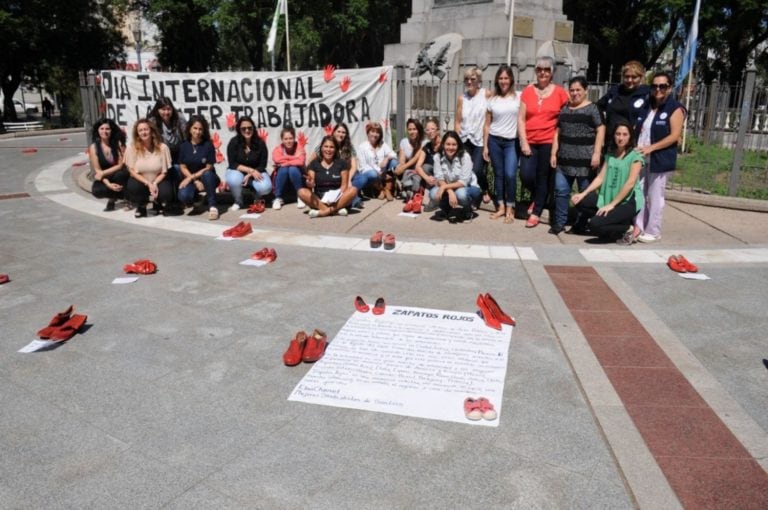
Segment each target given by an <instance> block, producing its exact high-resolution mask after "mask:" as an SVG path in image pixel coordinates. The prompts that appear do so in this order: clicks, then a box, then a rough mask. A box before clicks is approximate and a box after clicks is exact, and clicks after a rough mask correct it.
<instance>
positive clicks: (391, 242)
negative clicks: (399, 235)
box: [371, 230, 396, 250]
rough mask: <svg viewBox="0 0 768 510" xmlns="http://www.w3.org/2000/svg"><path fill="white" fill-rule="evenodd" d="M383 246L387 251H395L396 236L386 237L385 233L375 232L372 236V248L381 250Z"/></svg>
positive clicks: (388, 235)
mask: <svg viewBox="0 0 768 510" xmlns="http://www.w3.org/2000/svg"><path fill="white" fill-rule="evenodd" d="M382 244H383V245H384V249H385V250H394V249H395V244H396V240H395V234H387V235H384V232H382V231H381V230H377V231H376V232H374V233H373V235H372V236H371V248H373V249H377V248H381V245H382Z"/></svg>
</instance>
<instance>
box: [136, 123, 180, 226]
mask: <svg viewBox="0 0 768 510" xmlns="http://www.w3.org/2000/svg"><path fill="white" fill-rule="evenodd" d="M125 164H126V166H127V167H128V171H129V172H130V174H131V178H130V179H129V180H128V184H127V185H126V195H127V196H128V199H129V200H130V201H131V202H132V203H134V204H136V213H135V216H136V217H137V218H142V217H144V216H146V215H147V202H149V200H150V199H152V201H153V202H155V203H161V204H162V203H167V202H168V201H170V200H171V199H172V198H173V185H172V184H171V183H170V182H169V181H168V180H166V175H167V173H168V168H170V166H171V151H170V150H168V146H167V145H165V144H164V143H163V141H162V138H161V137H160V133H159V132H158V131H157V128H155V126H154V125H153V124H152V123H151V122H150V121H149V120H148V119H139V120H137V121H136V123H135V124H134V125H133V135H132V137H131V143H130V145H128V148H127V149H126V151H125Z"/></svg>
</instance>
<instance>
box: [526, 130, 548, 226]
mask: <svg viewBox="0 0 768 510" xmlns="http://www.w3.org/2000/svg"><path fill="white" fill-rule="evenodd" d="M551 154H552V144H551V143H532V144H531V155H530V156H523V158H522V160H521V161H520V180H521V181H522V183H523V186H525V189H527V190H528V191H530V192H531V197H532V199H533V203H534V209H533V214H535V215H536V216H541V213H542V211H543V210H544V206H545V205H546V203H547V195H548V194H549V176H550V173H551V172H552V167H551V166H550V165H549V161H550V159H551V158H550V156H551Z"/></svg>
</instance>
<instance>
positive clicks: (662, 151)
mask: <svg viewBox="0 0 768 510" xmlns="http://www.w3.org/2000/svg"><path fill="white" fill-rule="evenodd" d="M671 95H672V78H671V76H670V75H669V74H668V73H665V72H659V73H656V74H654V75H653V80H652V82H651V96H652V97H651V111H650V113H649V114H648V117H647V118H646V120H645V121H644V122H643V127H642V130H641V131H640V137H639V140H638V144H637V146H638V150H639V151H640V153H641V154H642V155H643V156H645V157H646V160H647V161H648V165H646V168H645V172H643V177H642V178H641V185H642V189H643V194H644V196H645V207H644V208H643V209H642V210H641V211H640V214H638V215H637V218H636V219H635V226H636V227H637V229H636V231H635V233H636V234H638V233H640V232H642V233H641V234H640V235H639V236H638V237H637V240H638V241H640V242H642V243H652V242H654V241H658V240H659V239H661V219H662V214H663V212H664V189H665V188H666V186H667V179H668V178H669V176H670V175H671V173H672V172H673V171H674V170H675V166H676V165H677V144H678V142H679V141H680V136H681V135H682V132H683V121H684V120H685V108H683V105H681V104H680V103H679V102H678V101H677V100H676V99H675V98H673V97H671Z"/></svg>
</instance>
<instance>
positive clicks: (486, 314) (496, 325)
mask: <svg viewBox="0 0 768 510" xmlns="http://www.w3.org/2000/svg"><path fill="white" fill-rule="evenodd" d="M476 302H477V307H478V308H480V315H482V316H483V320H484V321H485V325H486V326H488V327H489V328H493V329H499V330H500V329H501V323H500V322H499V319H497V318H496V317H495V316H494V315H493V313H491V310H490V309H489V308H488V303H486V301H485V298H484V297H483V295H482V294H478V295H477V301H476Z"/></svg>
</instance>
